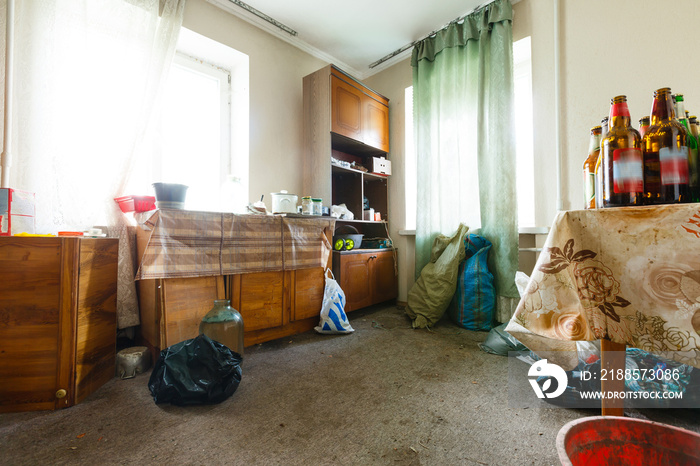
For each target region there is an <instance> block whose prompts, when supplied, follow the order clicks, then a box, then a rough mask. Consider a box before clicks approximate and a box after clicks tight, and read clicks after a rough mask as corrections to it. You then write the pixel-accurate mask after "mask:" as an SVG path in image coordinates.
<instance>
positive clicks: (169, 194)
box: [153, 183, 189, 209]
mask: <svg viewBox="0 0 700 466" xmlns="http://www.w3.org/2000/svg"><path fill="white" fill-rule="evenodd" d="M188 188H189V186H187V185H184V184H177V183H153V189H155V191H156V206H158V208H159V209H162V208H165V209H184V208H185V198H186V197H187V189H188Z"/></svg>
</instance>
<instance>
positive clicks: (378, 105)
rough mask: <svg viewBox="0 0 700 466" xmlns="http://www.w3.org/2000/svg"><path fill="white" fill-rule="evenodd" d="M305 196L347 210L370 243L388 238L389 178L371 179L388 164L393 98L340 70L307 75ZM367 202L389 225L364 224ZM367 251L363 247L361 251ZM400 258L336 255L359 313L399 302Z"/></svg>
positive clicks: (336, 264)
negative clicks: (381, 163)
mask: <svg viewBox="0 0 700 466" xmlns="http://www.w3.org/2000/svg"><path fill="white" fill-rule="evenodd" d="M303 85H304V151H305V153H306V157H305V159H304V180H303V187H304V195H305V196H312V197H319V198H321V199H323V201H324V204H325V205H340V204H345V206H346V207H347V209H348V210H350V212H352V213H353V216H354V219H353V220H346V219H343V220H338V221H337V222H336V225H337V226H338V227H341V226H343V225H352V226H353V227H355V229H357V230H358V231H359V233H362V234H364V235H365V238H377V237H386V236H387V231H386V226H387V222H388V221H389V218H390V215H389V211H388V210H389V199H388V192H389V188H388V183H389V177H388V176H387V175H381V174H376V173H371V169H372V166H373V164H372V157H385V158H388V152H389V100H388V99H387V98H386V97H383V96H381V95H380V94H378V93H376V92H375V91H373V90H372V89H369V88H368V87H367V86H365V85H364V84H362V83H361V82H359V81H357V80H356V79H354V78H352V77H351V76H349V75H348V74H346V73H344V72H343V71H341V70H340V69H338V68H337V67H335V66H333V65H329V66H326V67H325V68H322V69H320V70H318V71H316V72H314V73H311V74H310V75H308V76H306V77H304V82H303ZM365 202H367V203H368V204H369V206H368V207H369V208H371V209H373V210H374V212H377V213H379V214H380V216H381V221H375V219H373V218H371V219H368V220H364V215H363V214H364V209H365ZM360 247H361V246H360ZM394 260H395V259H394V255H393V253H389V252H388V251H386V250H380V251H374V250H372V251H370V250H363V249H357V250H354V251H348V252H334V253H333V273H334V274H335V276H336V279H339V283H340V286H341V288H342V289H343V291H344V292H345V295H346V298H347V306H346V310H348V311H352V310H355V309H359V308H361V307H365V306H369V305H371V304H374V303H378V302H383V301H388V300H390V299H394V298H396V296H397V294H398V291H397V290H398V286H397V278H396V273H395V269H394Z"/></svg>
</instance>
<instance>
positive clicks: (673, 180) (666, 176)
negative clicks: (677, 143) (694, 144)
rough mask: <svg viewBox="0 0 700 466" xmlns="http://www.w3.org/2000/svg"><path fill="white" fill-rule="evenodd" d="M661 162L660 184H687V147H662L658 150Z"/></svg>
mask: <svg viewBox="0 0 700 466" xmlns="http://www.w3.org/2000/svg"><path fill="white" fill-rule="evenodd" d="M659 160H660V162H661V166H660V168H661V184H663V185H670V184H686V183H688V147H687V146H681V147H662V148H661V149H659Z"/></svg>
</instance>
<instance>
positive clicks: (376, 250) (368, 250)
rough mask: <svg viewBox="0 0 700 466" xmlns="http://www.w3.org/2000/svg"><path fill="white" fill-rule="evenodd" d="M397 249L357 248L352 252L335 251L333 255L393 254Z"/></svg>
mask: <svg viewBox="0 0 700 466" xmlns="http://www.w3.org/2000/svg"><path fill="white" fill-rule="evenodd" d="M395 250H396V249H395V248H378V249H364V248H357V249H351V250H350V251H333V254H340V255H342V256H345V255H349V254H366V253H370V252H393V251H395Z"/></svg>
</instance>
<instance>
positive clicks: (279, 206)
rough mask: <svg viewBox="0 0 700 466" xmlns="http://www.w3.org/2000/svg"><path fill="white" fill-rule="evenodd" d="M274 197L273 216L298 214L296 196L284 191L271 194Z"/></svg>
mask: <svg viewBox="0 0 700 466" xmlns="http://www.w3.org/2000/svg"><path fill="white" fill-rule="evenodd" d="M270 196H271V197H272V213H273V214H296V213H297V200H298V197H297V195H296V194H289V193H288V192H287V191H285V190H282V191H280V192H278V193H270Z"/></svg>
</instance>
